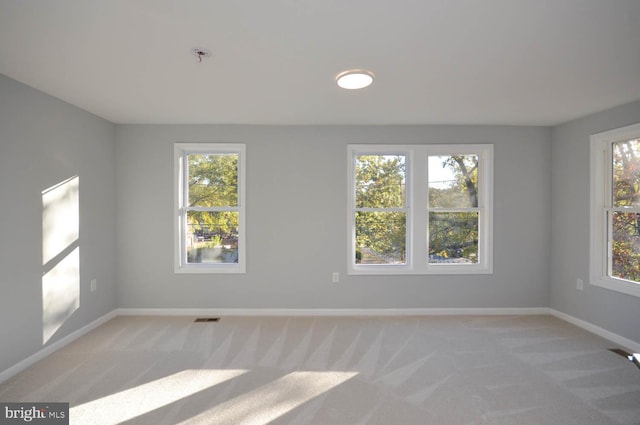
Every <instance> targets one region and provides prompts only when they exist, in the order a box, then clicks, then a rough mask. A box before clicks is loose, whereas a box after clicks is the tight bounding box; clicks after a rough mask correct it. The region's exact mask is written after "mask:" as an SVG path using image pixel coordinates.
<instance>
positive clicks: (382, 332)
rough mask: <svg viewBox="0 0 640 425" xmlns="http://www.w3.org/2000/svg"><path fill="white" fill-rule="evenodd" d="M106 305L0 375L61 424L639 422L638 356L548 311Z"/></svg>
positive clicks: (6, 390) (1, 392)
mask: <svg viewBox="0 0 640 425" xmlns="http://www.w3.org/2000/svg"><path fill="white" fill-rule="evenodd" d="M193 319H194V318H193V317H118V318H116V319H114V320H111V321H110V322H108V323H106V324H104V325H103V326H101V327H99V328H98V329H96V330H94V331H93V332H91V333H89V334H87V335H85V336H84V337H82V338H81V339H79V340H77V341H76V342H74V343H73V344H70V345H68V346H66V347H65V348H63V349H61V350H60V351H58V352H56V353H54V354H53V355H51V356H49V357H48V358H46V359H45V360H43V361H41V362H40V363H38V364H36V365H34V366H32V367H31V368H29V369H28V370H26V371H24V372H23V373H21V374H19V375H17V376H15V377H14V378H12V379H11V380H9V381H7V382H5V383H4V384H2V385H0V400H1V401H47V402H54V401H65V402H70V403H71V412H70V416H71V423H72V424H117V423H131V424H134V423H135V424H154V425H156V424H177V423H188V424H216V425H218V424H234V425H238V424H247V425H248V424H254V425H265V424H288V425H294V424H302V425H307V424H322V425H340V424H345V425H364V424H368V425H374V424H380V425H394V424H421V425H422V424H438V425H448V424H451V425H458V424H460V425H463V424H464V425H472V424H474V425H475V424H496V425H498V424H499V425H512V424H513V425H515V424H519V425H547V424H549V425H551V424H554V425H605V424H606V425H612V424H616V425H619V424H636V425H637V424H640V370H639V369H638V368H637V367H635V366H634V365H633V364H632V363H631V362H629V361H628V360H626V359H624V358H623V357H621V356H619V355H616V354H614V353H612V352H610V351H608V350H607V349H608V348H614V347H615V345H614V344H613V343H611V342H608V341H605V340H603V339H601V338H599V337H596V336H594V335H591V334H589V333H587V332H585V331H583V330H581V329H579V328H576V327H574V326H573V325H570V324H568V323H565V322H563V321H561V320H558V319H556V318H553V317H548V316H517V317H516V316H509V317H507V316H500V317H466V316H465V317H446V316H443V317H420V318H418V317H410V318H237V317H223V318H222V320H221V321H220V322H218V323H193Z"/></svg>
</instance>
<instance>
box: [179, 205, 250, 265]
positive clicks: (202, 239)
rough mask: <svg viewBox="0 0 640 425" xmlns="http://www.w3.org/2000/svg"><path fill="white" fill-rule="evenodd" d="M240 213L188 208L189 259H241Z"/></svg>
mask: <svg viewBox="0 0 640 425" xmlns="http://www.w3.org/2000/svg"><path fill="white" fill-rule="evenodd" d="M238 217H239V213H238V212H235V211H224V212H202V211H188V212H187V232H186V247H187V263H237V262H238Z"/></svg>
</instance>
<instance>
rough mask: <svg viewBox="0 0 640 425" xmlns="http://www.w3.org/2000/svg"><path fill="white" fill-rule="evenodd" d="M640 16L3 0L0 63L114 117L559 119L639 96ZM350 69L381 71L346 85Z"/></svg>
mask: <svg viewBox="0 0 640 425" xmlns="http://www.w3.org/2000/svg"><path fill="white" fill-rule="evenodd" d="M639 22H640V0H393V1H392V0H227V1H221V0H173V1H169V0H0V73H3V74H5V75H7V76H9V77H11V78H14V79H16V80H19V81H21V82H24V83H26V84H28V85H30V86H33V87H35V88H38V89H40V90H42V91H44V92H46V93H49V94H51V95H53V96H56V97H58V98H61V99H63V100H65V101H67V102H69V103H71V104H74V105H76V106H79V107H80V108H83V109H86V110H87V111H90V112H92V113H94V114H96V115H99V116H101V117H104V118H106V119H107V120H110V121H113V122H116V123H186V124H194V123H203V124H218V123H234V124H305V125H306V124H511V125H553V124H557V123H561V122H565V121H567V120H570V119H573V118H576V117H580V116H584V115H587V114H590V113H594V112H597V111H600V110H604V109H607V108H610V107H613V106H617V105H621V104H624V103H627V102H631V101H634V100H637V99H640V24H639ZM194 47H204V48H207V49H209V50H210V51H211V53H212V57H211V58H209V59H205V60H204V61H203V62H202V63H198V60H197V58H196V57H195V56H194V55H193V54H192V53H191V49H192V48H194ZM348 68H366V69H369V70H371V71H373V72H374V73H375V75H376V80H375V82H374V84H373V85H372V86H371V87H369V88H367V89H364V90H361V91H345V90H342V89H339V88H338V87H337V86H336V85H335V81H334V78H335V75H336V74H337V73H339V72H340V71H343V70H345V69H348Z"/></svg>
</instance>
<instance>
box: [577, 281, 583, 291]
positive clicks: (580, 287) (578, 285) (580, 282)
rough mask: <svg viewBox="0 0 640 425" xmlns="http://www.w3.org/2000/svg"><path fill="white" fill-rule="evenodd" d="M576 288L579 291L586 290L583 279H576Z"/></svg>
mask: <svg viewBox="0 0 640 425" xmlns="http://www.w3.org/2000/svg"><path fill="white" fill-rule="evenodd" d="M576 288H578V290H579V291H582V290H583V289H584V282H583V281H582V279H576Z"/></svg>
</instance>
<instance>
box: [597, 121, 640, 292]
mask: <svg viewBox="0 0 640 425" xmlns="http://www.w3.org/2000/svg"><path fill="white" fill-rule="evenodd" d="M638 138H640V124H635V125H630V126H627V127H622V128H617V129H614V130H610V131H605V132H602V133H598V134H593V135H591V138H590V141H591V179H590V185H591V187H590V189H591V197H590V198H591V201H590V204H591V205H590V224H591V232H590V235H589V239H590V240H589V245H590V252H589V257H590V258H589V260H590V261H589V282H590V283H591V284H592V285H595V286H599V287H601V288H606V289H610V290H612V291H617V292H621V293H623V294H628V295H633V296H636V297H640V283H636V282H632V281H629V280H626V279H621V278H617V277H613V276H611V258H610V257H611V246H610V241H609V239H610V236H609V235H610V234H611V230H610V229H609V220H608V215H609V214H610V213H611V211H612V210H613V208H612V194H611V189H612V188H611V183H612V181H611V180H612V172H613V171H612V167H613V164H612V162H613V157H612V154H613V152H612V150H613V143H615V142H622V141H627V140H634V139H638ZM630 211H632V212H633V211H634V210H630Z"/></svg>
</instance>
